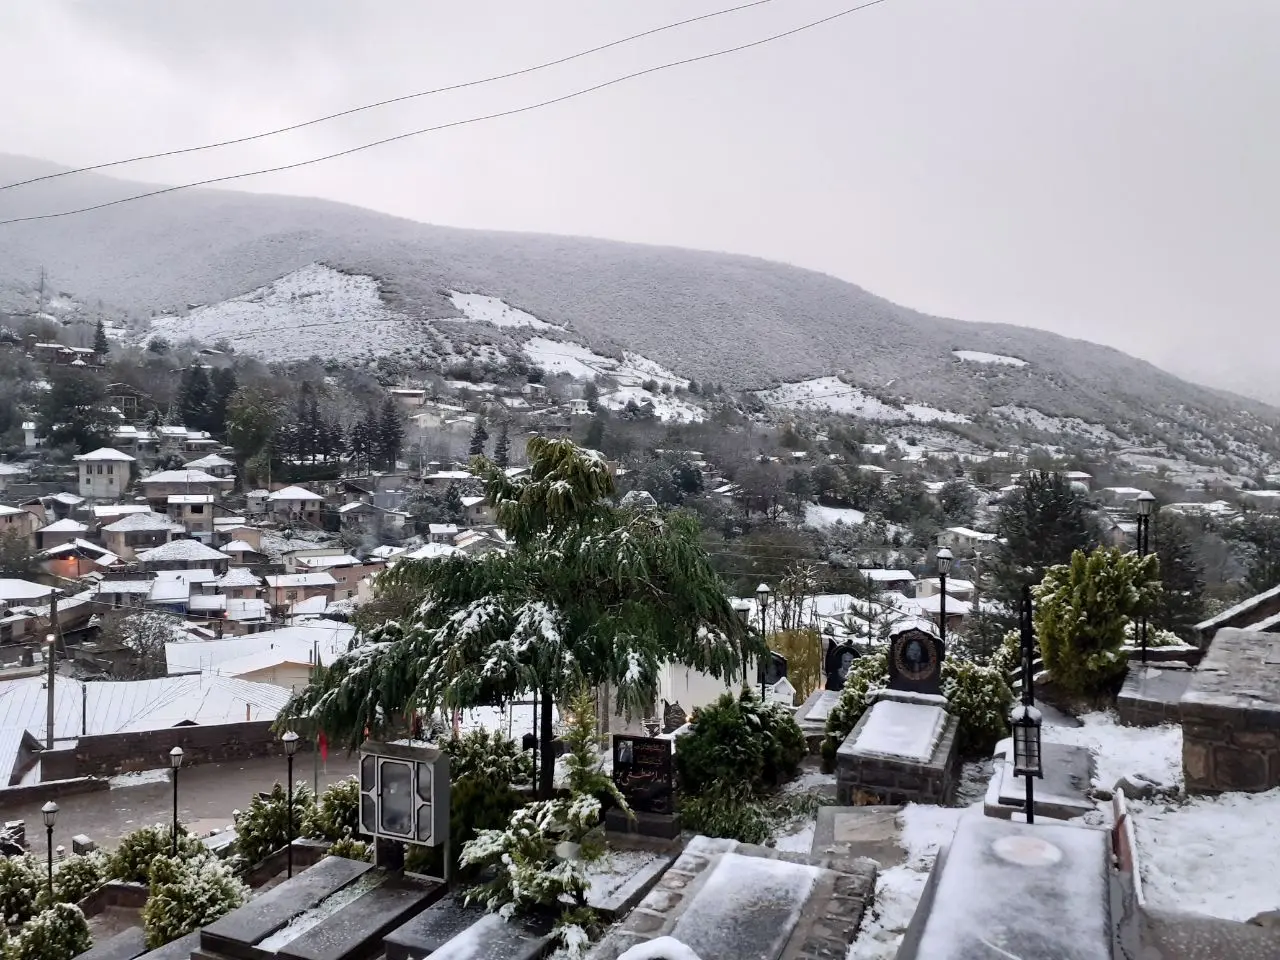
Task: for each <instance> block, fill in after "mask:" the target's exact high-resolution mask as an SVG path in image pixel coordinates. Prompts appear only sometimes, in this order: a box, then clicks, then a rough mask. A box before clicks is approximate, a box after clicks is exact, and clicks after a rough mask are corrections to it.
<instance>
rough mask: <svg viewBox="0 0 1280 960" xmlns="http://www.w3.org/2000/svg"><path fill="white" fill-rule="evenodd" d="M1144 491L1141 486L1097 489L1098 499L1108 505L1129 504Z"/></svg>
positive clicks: (1119, 505)
mask: <svg viewBox="0 0 1280 960" xmlns="http://www.w3.org/2000/svg"><path fill="white" fill-rule="evenodd" d="M1146 492H1147V491H1145V490H1143V489H1142V488H1141V487H1103V488H1102V489H1101V490H1099V491H1098V499H1099V500H1101V501H1102V502H1103V503H1105V504H1106V505H1107V506H1110V507H1121V506H1131V505H1132V504H1133V501H1135V500H1137V499H1138V497H1140V496H1142V495H1143V494H1144V493H1146Z"/></svg>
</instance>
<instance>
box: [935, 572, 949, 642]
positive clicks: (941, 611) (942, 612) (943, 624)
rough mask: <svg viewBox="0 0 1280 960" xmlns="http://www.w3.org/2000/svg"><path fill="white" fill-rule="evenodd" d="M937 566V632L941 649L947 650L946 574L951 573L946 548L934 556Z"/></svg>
mask: <svg viewBox="0 0 1280 960" xmlns="http://www.w3.org/2000/svg"><path fill="white" fill-rule="evenodd" d="M935 560H936V561H937V564H938V587H939V589H940V590H941V592H940V593H939V594H938V630H939V633H940V635H941V638H942V649H943V650H946V649H947V574H948V573H950V572H951V561H952V556H951V551H950V550H948V549H947V548H946V547H943V548H942V549H940V550H939V551H938V553H937V555H936V556H935Z"/></svg>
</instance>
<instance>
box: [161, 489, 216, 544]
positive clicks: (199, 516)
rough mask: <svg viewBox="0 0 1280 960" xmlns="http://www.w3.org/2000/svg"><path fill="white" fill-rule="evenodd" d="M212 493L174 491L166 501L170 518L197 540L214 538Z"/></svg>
mask: <svg viewBox="0 0 1280 960" xmlns="http://www.w3.org/2000/svg"><path fill="white" fill-rule="evenodd" d="M213 501H214V495H213V494H212V493H173V494H170V495H169V497H168V499H167V500H166V501H165V506H166V508H167V510H168V514H169V519H170V520H172V521H173V522H174V523H178V524H181V525H182V527H183V528H184V529H185V530H186V531H187V532H188V533H190V534H191V536H193V537H195V538H196V539H197V540H212V539H213Z"/></svg>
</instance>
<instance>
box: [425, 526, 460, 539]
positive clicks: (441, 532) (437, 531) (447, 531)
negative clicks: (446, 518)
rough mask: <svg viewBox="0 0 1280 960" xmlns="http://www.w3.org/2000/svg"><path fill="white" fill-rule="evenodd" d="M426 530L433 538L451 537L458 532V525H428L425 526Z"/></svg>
mask: <svg viewBox="0 0 1280 960" xmlns="http://www.w3.org/2000/svg"><path fill="white" fill-rule="evenodd" d="M427 530H428V531H429V532H430V533H431V534H433V535H434V536H446V537H452V536H453V535H454V534H455V533H457V532H458V525H457V524H456V523H429V524H427Z"/></svg>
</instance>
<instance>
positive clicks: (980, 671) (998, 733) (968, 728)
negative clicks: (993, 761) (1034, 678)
mask: <svg viewBox="0 0 1280 960" xmlns="http://www.w3.org/2000/svg"><path fill="white" fill-rule="evenodd" d="M942 694H943V696H945V697H946V698H947V710H948V711H949V712H950V713H953V714H955V715H956V716H957V717H959V718H960V727H959V730H958V731H957V733H956V741H957V742H956V745H957V747H958V749H959V751H960V753H961V754H965V755H973V754H979V753H990V752H991V749H992V748H993V747H994V746H995V745H996V744H997V743H999V742H1000V740H1001V739H1002V738H1003V737H1005V736H1007V735H1008V732H1009V708H1010V707H1011V706H1012V705H1013V691H1012V690H1011V689H1010V688H1009V681H1008V679H1007V678H1006V675H1005V674H1004V673H1003V672H1002V671H1000V670H998V669H996V668H995V667H990V666H983V665H982V664H978V663H974V662H972V661H970V660H947V661H945V662H944V663H943V664H942Z"/></svg>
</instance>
